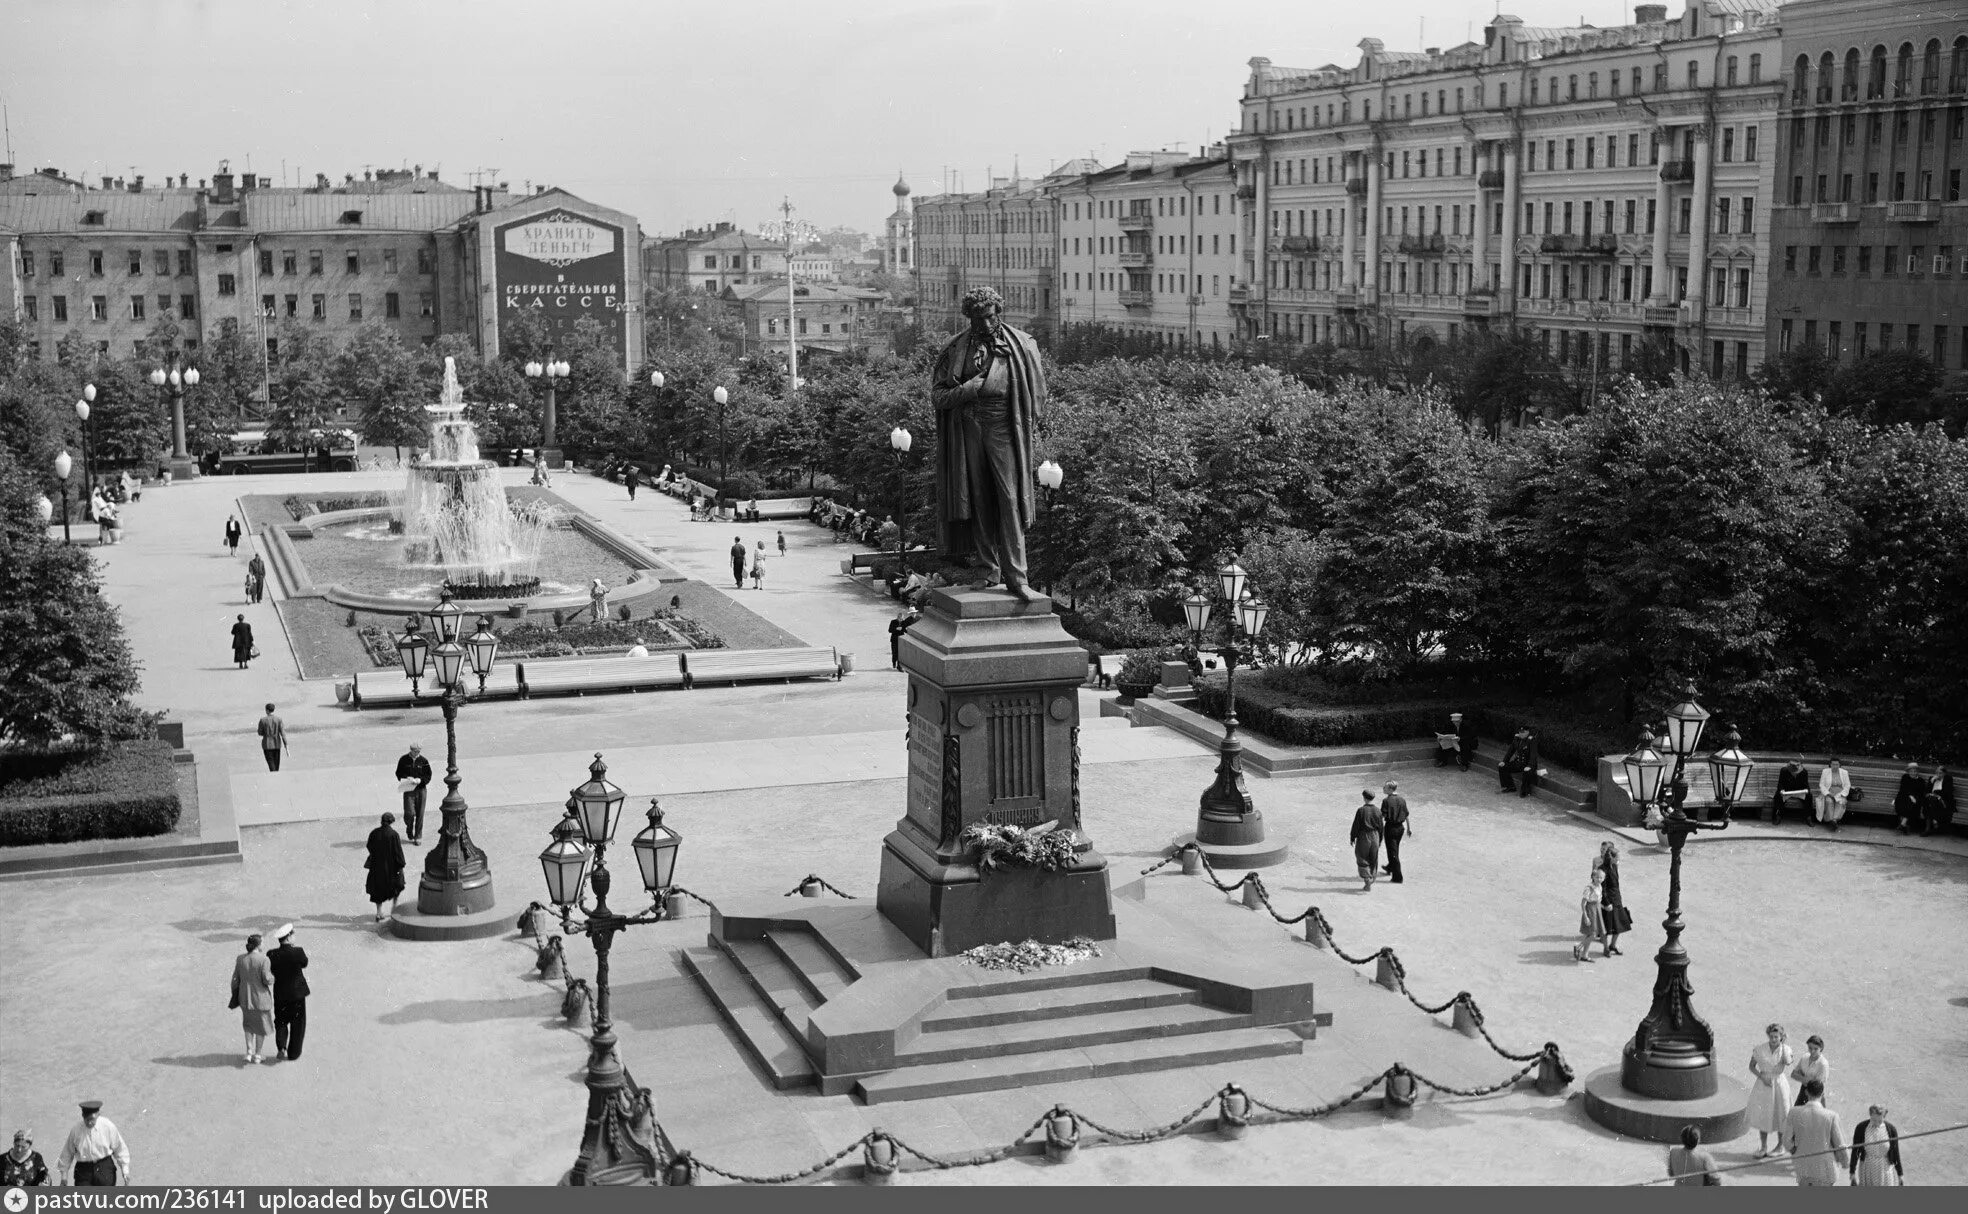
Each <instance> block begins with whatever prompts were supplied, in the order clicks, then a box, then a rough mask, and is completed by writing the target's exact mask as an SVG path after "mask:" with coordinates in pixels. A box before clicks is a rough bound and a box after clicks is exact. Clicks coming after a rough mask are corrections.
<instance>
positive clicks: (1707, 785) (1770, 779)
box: [1603, 753, 1932, 824]
mask: <svg viewBox="0 0 1968 1214" xmlns="http://www.w3.org/2000/svg"><path fill="white" fill-rule="evenodd" d="M1790 757H1791V756H1790V755H1788V754H1754V753H1752V754H1751V755H1750V758H1752V759H1754V760H1756V767H1755V769H1754V770H1752V771H1751V772H1750V773H1749V784H1748V786H1747V787H1746V788H1745V789H1744V790H1743V798H1742V800H1741V802H1739V803H1738V804H1737V806H1736V807H1735V810H1734V812H1733V814H1732V815H1731V816H1732V817H1736V818H1745V819H1746V818H1755V819H1757V820H1759V821H1766V822H1767V821H1768V820H1769V817H1770V802H1771V800H1772V799H1773V798H1774V797H1775V796H1776V793H1777V774H1778V773H1779V772H1780V771H1782V770H1783V766H1784V763H1785V762H1786V761H1787V760H1788V759H1789V758H1790ZM1839 757H1840V758H1841V759H1842V758H1843V757H1844V756H1842V755H1841V756H1839ZM1619 759H1620V756H1618V755H1608V756H1606V757H1605V759H1604V760H1603V762H1608V763H1610V764H1611V765H1612V783H1613V784H1615V785H1617V786H1618V787H1619V789H1620V790H1621V791H1622V792H1624V790H1625V786H1626V777H1625V776H1624V775H1623V774H1620V770H1619ZM1824 766H1825V764H1824V756H1821V755H1806V756H1804V770H1805V773H1806V774H1807V776H1808V777H1809V784H1808V788H1809V792H1810V794H1811V796H1812V798H1813V800H1812V801H1811V802H1810V803H1809V808H1807V809H1805V810H1804V811H1803V813H1804V818H1805V819H1806V820H1815V816H1816V813H1817V803H1816V800H1815V798H1816V796H1817V791H1818V777H1819V775H1821V774H1822V773H1823V771H1824ZM1843 766H1844V768H1845V770H1846V772H1847V773H1848V774H1849V775H1850V776H1851V778H1852V788H1853V789H1854V790H1857V791H1861V792H1862V793H1863V796H1861V797H1860V799H1858V800H1856V801H1848V802H1846V804H1845V817H1846V819H1847V820H1848V821H1849V820H1851V819H1853V818H1862V817H1863V818H1878V819H1880V820H1882V821H1883V822H1885V823H1888V824H1890V823H1891V822H1892V821H1893V795H1894V794H1895V793H1896V792H1898V791H1899V787H1900V775H1901V773H1903V772H1904V771H1905V770H1906V765H1905V764H1904V763H1896V762H1893V761H1891V760H1887V759H1852V760H1849V761H1846V762H1845V763H1844V764H1843ZM1921 770H1922V771H1923V772H1931V771H1932V767H1931V765H1923V766H1922V768H1921ZM1682 779H1684V780H1686V781H1687V782H1688V805H1689V807H1690V812H1691V813H1695V814H1700V813H1702V812H1704V810H1703V808H1702V807H1704V806H1708V805H1712V804H1713V803H1714V801H1715V788H1714V784H1713V782H1712V781H1711V780H1710V779H1709V772H1708V764H1707V763H1705V762H1703V761H1702V759H1701V756H1699V755H1698V756H1697V757H1695V758H1694V759H1691V760H1690V761H1689V762H1688V764H1687V766H1686V768H1685V769H1684V770H1683V771H1682ZM1617 805H1618V807H1619V808H1618V812H1619V813H1629V812H1630V808H1629V807H1630V805H1631V802H1629V801H1628V800H1627V799H1626V798H1625V797H1623V796H1622V797H1620V798H1619V799H1618V801H1617ZM1795 813H1796V811H1791V814H1792V815H1794V814H1795ZM1786 820H1796V819H1795V818H1794V817H1787V819H1786Z"/></svg>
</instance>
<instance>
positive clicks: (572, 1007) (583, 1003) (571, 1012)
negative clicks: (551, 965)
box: [560, 978, 592, 1024]
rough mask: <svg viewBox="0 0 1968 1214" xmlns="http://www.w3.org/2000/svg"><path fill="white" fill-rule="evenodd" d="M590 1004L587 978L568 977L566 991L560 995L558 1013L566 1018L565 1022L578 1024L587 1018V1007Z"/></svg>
mask: <svg viewBox="0 0 1968 1214" xmlns="http://www.w3.org/2000/svg"><path fill="white" fill-rule="evenodd" d="M591 1006H592V1003H591V1001H590V993H589V990H588V980H587V979H586V978H573V979H569V981H568V983H567V993H566V994H565V995H562V996H561V997H560V1014H561V1015H562V1016H564V1017H566V1018H567V1023H569V1024H580V1023H581V1022H582V1021H583V1020H585V1019H587V1017H588V1009H589V1008H590V1007H591Z"/></svg>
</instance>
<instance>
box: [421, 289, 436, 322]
mask: <svg viewBox="0 0 1968 1214" xmlns="http://www.w3.org/2000/svg"><path fill="white" fill-rule="evenodd" d="M417 315H419V316H435V315H437V296H435V295H433V294H431V293H430V292H429V291H419V292H418V293H417Z"/></svg>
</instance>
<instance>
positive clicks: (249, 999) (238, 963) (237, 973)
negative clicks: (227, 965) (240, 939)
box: [226, 932, 273, 1065]
mask: <svg viewBox="0 0 1968 1214" xmlns="http://www.w3.org/2000/svg"><path fill="white" fill-rule="evenodd" d="M226 1006H227V1007H232V1008H237V1009H238V1010H239V1020H240V1027H241V1028H243V1029H244V1030H245V1031H246V1061H247V1063H248V1064H249V1065H250V1064H252V1063H256V1062H258V1061H259V1060H260V1054H261V1052H262V1051H264V1050H265V1049H266V1039H267V1037H268V1035H270V1034H271V1033H272V1032H273V967H272V966H271V965H270V964H268V962H267V959H266V954H265V953H263V952H261V951H260V934H259V933H258V932H254V933H253V934H252V935H250V936H248V937H246V951H245V952H243V953H241V954H239V956H238V957H237V958H235V959H234V960H233V963H232V1002H231V1003H229V1004H227V1005H226Z"/></svg>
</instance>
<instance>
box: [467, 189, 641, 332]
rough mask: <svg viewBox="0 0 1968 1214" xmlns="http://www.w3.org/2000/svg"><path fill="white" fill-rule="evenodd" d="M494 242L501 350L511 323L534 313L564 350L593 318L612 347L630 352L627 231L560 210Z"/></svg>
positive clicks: (508, 230)
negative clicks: (579, 325)
mask: <svg viewBox="0 0 1968 1214" xmlns="http://www.w3.org/2000/svg"><path fill="white" fill-rule="evenodd" d="M496 240H497V244H496V246H495V247H496V253H495V271H496V273H497V275H498V288H499V342H500V345H501V346H502V347H503V346H504V345H505V344H506V342H507V341H508V340H510V335H511V332H512V325H513V322H514V321H515V320H517V319H518V318H519V317H521V316H523V315H526V314H529V313H531V314H533V315H536V316H538V317H540V318H541V319H542V320H544V321H545V322H546V324H547V331H548V332H549V333H551V334H552V335H553V339H554V344H555V345H558V346H561V347H563V348H564V347H565V346H566V345H567V343H568V341H569V340H570V339H571V338H572V337H573V336H574V326H575V325H576V324H577V323H578V322H579V321H581V320H582V319H583V318H592V319H593V320H596V321H598V322H600V324H601V331H602V333H603V334H604V337H605V340H606V341H607V342H608V344H609V346H610V347H611V348H613V349H614V351H615V352H616V354H617V355H618V356H621V355H624V351H625V350H626V348H627V341H628V323H627V322H628V312H627V309H626V308H625V307H624V305H625V304H627V302H628V270H629V266H628V263H627V260H626V258H625V254H624V253H623V233H622V229H621V228H619V227H616V226H615V225H614V224H608V223H603V222H601V221H600V220H598V219H592V218H589V217H588V216H586V215H582V214H580V213H578V212H576V211H572V210H569V209H567V208H565V207H560V208H556V209H555V210H552V211H549V212H547V213H546V214H543V215H532V216H528V217H527V218H525V219H518V220H514V221H513V222H512V223H508V224H505V225H502V226H501V227H499V228H498V229H496Z"/></svg>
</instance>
